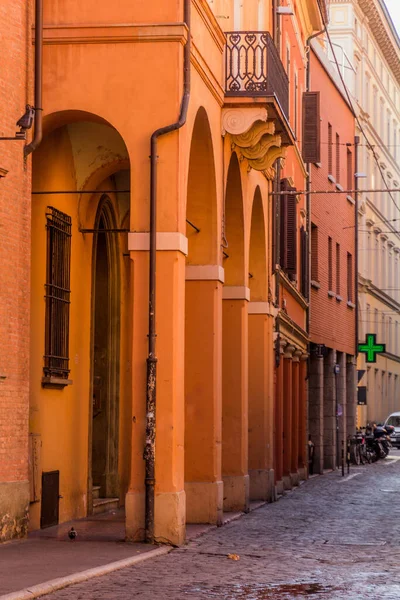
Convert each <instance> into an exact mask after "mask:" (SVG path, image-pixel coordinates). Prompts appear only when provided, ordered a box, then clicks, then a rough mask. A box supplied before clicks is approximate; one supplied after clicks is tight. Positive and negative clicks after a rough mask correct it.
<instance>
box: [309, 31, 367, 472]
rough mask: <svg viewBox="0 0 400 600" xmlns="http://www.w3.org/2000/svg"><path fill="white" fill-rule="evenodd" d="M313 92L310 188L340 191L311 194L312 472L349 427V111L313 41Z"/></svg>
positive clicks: (328, 459) (331, 464) (334, 459)
mask: <svg viewBox="0 0 400 600" xmlns="http://www.w3.org/2000/svg"><path fill="white" fill-rule="evenodd" d="M310 60H311V67H310V68H311V91H316V90H320V142H321V143H320V147H321V160H320V162H319V163H317V164H312V166H311V182H312V183H311V189H312V190H329V191H331V192H334V191H336V192H339V193H338V194H337V195H336V194H335V195H333V194H331V195H328V194H321V195H319V194H315V195H312V199H311V206H312V210H311V319H310V337H311V342H312V343H311V361H310V381H309V434H310V435H311V439H312V441H313V442H314V444H315V452H316V456H315V470H316V472H322V470H323V469H324V468H335V466H337V463H338V457H339V456H340V452H341V441H342V439H346V435H347V434H348V433H353V430H354V427H355V410H356V404H355V379H354V378H355V362H354V356H355V335H356V333H355V331H356V297H355V281H356V279H355V273H356V271H355V256H356V250H355V200H354V198H353V197H352V195H351V194H347V193H340V192H341V191H343V190H352V189H353V187H354V186H353V181H354V157H355V155H354V152H355V147H354V117H353V114H352V111H351V108H350V106H349V105H348V103H347V100H346V99H345V95H344V93H342V88H341V87H340V80H339V78H338V76H337V73H335V71H334V69H333V68H332V67H331V65H330V63H329V61H328V58H327V56H326V54H325V52H324V51H323V50H322V47H321V46H320V45H319V44H318V43H314V45H313V47H312V51H311V59H310ZM337 436H339V438H338V437H337Z"/></svg>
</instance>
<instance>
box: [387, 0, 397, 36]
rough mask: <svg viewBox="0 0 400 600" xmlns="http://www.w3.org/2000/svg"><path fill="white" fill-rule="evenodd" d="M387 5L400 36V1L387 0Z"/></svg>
mask: <svg viewBox="0 0 400 600" xmlns="http://www.w3.org/2000/svg"><path fill="white" fill-rule="evenodd" d="M385 3H386V6H387V7H388V9H389V12H390V16H391V17H392V20H393V23H394V24H395V26H396V29H397V33H398V34H399V35H400V2H399V0H385Z"/></svg>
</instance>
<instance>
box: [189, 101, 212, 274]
mask: <svg viewBox="0 0 400 600" xmlns="http://www.w3.org/2000/svg"><path fill="white" fill-rule="evenodd" d="M186 236H187V238H188V244H189V253H188V259H187V263H188V264H194V265H209V264H217V263H218V258H219V247H218V244H219V240H218V226H217V190H216V177H215V159H214V149H213V142H212V134H211V128H210V123H209V119H208V116H207V112H206V110H205V109H204V108H203V107H200V108H199V110H198V112H197V115H196V119H195V122H194V127H193V134H192V141H191V146H190V159H189V173H188V187H187V203H186Z"/></svg>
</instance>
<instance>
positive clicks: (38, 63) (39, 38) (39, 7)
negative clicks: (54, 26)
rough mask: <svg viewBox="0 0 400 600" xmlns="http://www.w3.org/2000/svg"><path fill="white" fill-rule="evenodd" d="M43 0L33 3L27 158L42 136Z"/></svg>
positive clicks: (25, 150) (25, 152) (25, 149)
mask: <svg viewBox="0 0 400 600" xmlns="http://www.w3.org/2000/svg"><path fill="white" fill-rule="evenodd" d="M42 86H43V0H36V3H35V107H34V108H35V131H34V135H33V139H32V141H31V143H30V144H28V145H27V146H25V148H24V156H25V158H27V156H29V154H31V153H32V152H33V151H34V150H36V148H37V147H38V146H39V144H40V142H41V141H42V137H43V107H42Z"/></svg>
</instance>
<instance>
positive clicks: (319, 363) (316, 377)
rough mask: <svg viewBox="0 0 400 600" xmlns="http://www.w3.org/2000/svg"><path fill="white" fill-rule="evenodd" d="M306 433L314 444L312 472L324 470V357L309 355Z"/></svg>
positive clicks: (319, 472)
mask: <svg viewBox="0 0 400 600" xmlns="http://www.w3.org/2000/svg"><path fill="white" fill-rule="evenodd" d="M308 433H309V436H310V437H311V442H312V443H313V444H314V461H313V473H314V474H317V473H318V474H321V473H322V472H323V470H324V357H323V356H322V355H320V354H315V352H313V353H312V354H311V356H310V378H309V382H308Z"/></svg>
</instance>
